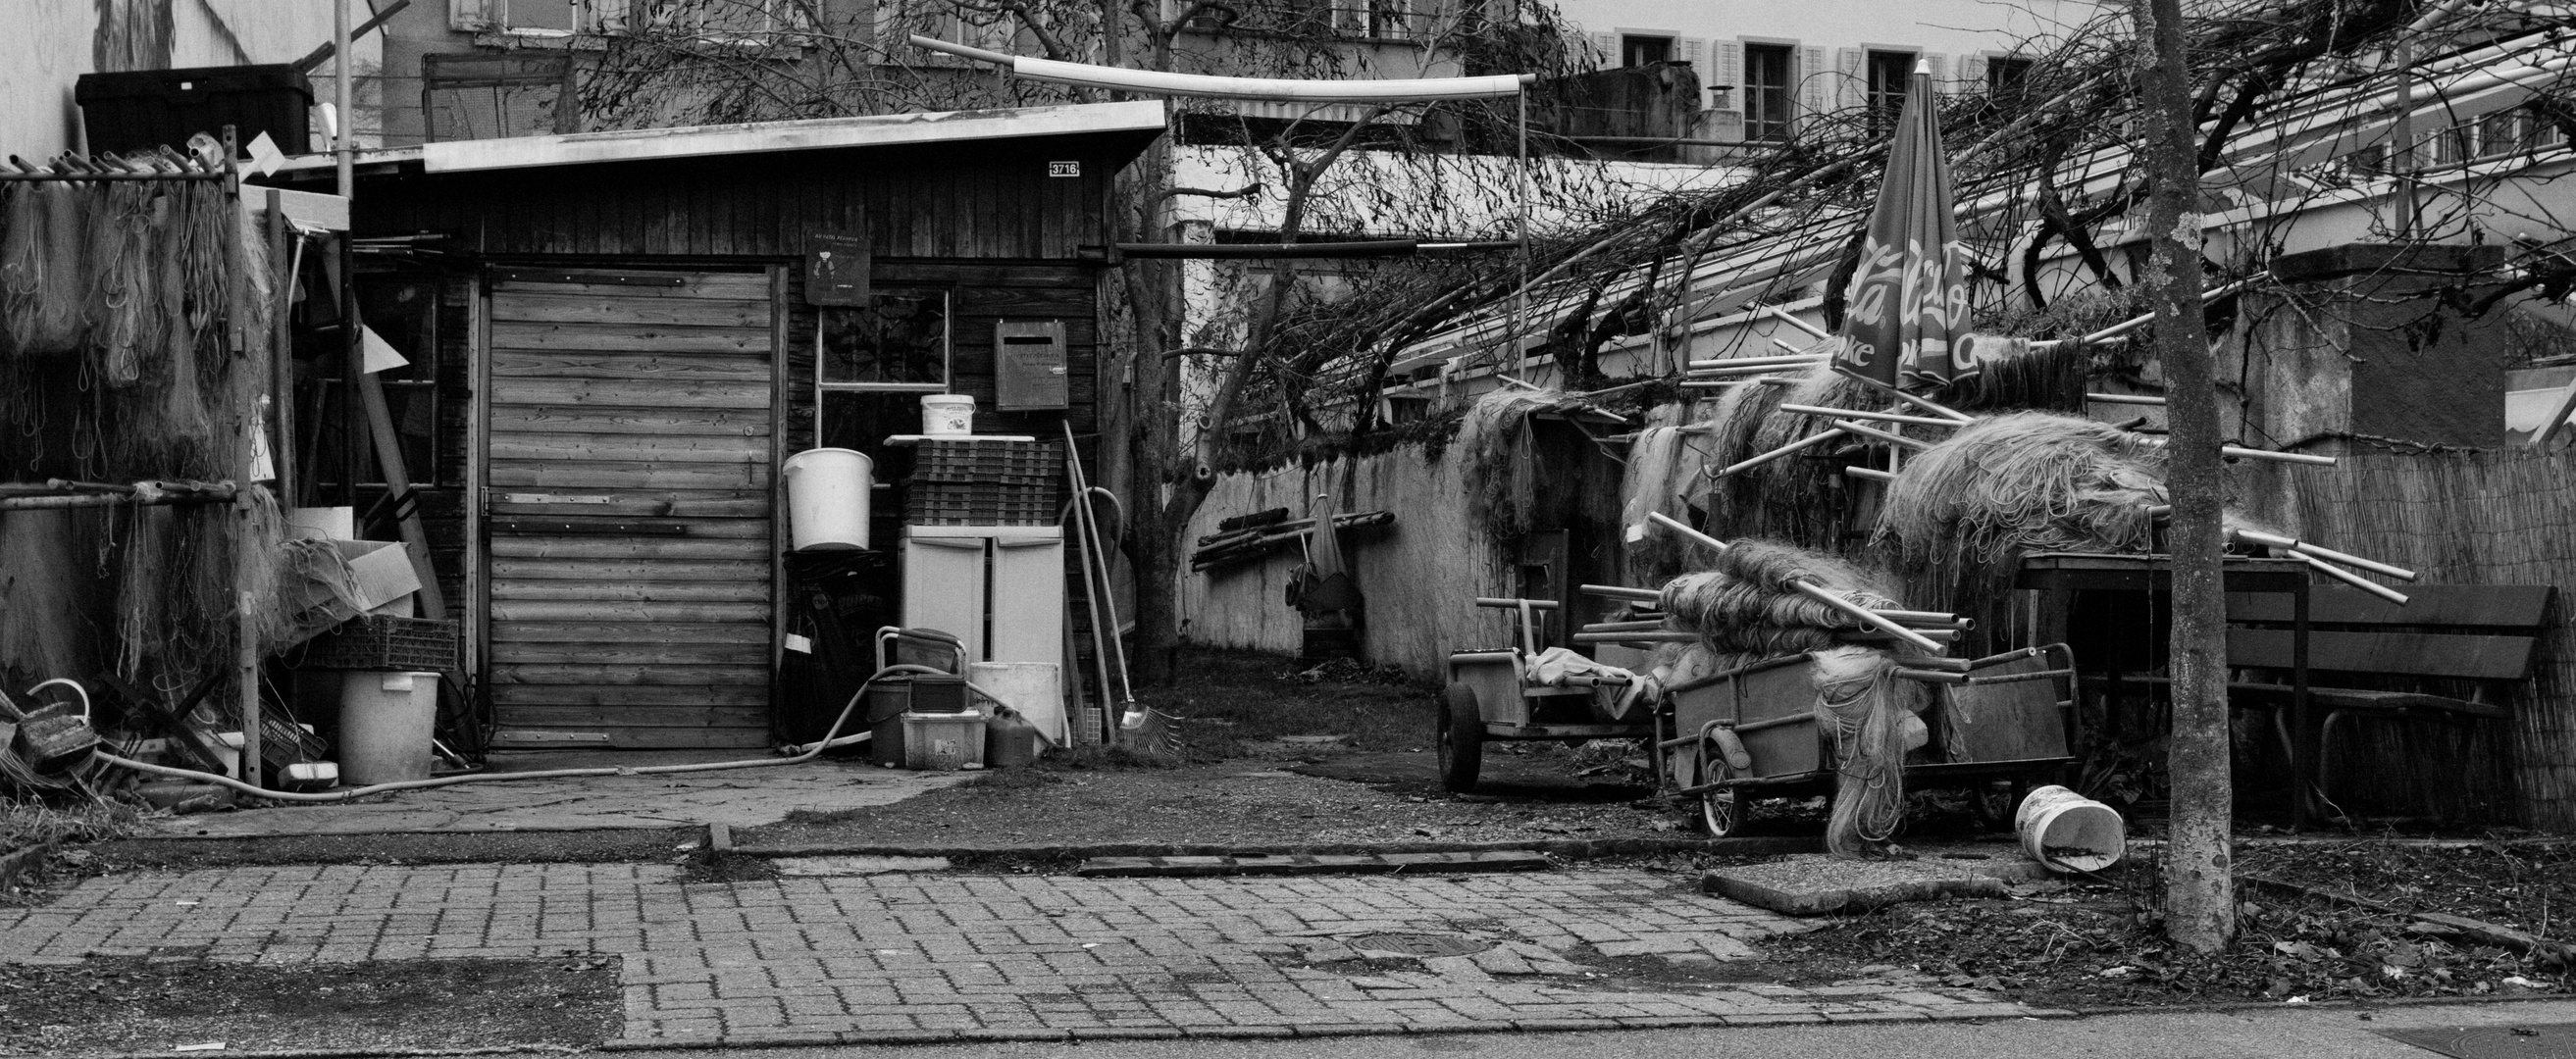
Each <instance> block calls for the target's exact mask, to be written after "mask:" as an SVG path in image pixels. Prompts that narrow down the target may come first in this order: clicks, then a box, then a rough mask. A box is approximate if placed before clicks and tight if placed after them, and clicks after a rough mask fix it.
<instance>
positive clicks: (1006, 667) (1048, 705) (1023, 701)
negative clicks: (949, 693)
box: [966, 662, 1072, 746]
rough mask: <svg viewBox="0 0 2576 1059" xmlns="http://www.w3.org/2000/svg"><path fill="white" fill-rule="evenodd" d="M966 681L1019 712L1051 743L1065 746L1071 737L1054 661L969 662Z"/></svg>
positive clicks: (1061, 685) (1062, 693)
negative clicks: (1066, 723)
mask: <svg viewBox="0 0 2576 1059" xmlns="http://www.w3.org/2000/svg"><path fill="white" fill-rule="evenodd" d="M966 682H967V683H969V684H973V685H975V686H976V687H979V688H982V689H984V690H985V691H987V692H990V693H991V694H992V696H993V698H994V699H995V700H996V701H998V702H1000V703H1001V704H1002V705H1004V706H1008V707H1010V708H1012V709H1014V710H1018V711H1020V716H1021V717H1022V718H1024V719H1026V720H1027V721H1028V722H1029V723H1030V724H1032V725H1035V726H1036V727H1037V730H1038V731H1039V732H1040V733H1042V734H1044V735H1045V736H1046V737H1047V741H1048V742H1050V743H1054V744H1055V745H1057V746H1063V745H1065V743H1066V742H1067V741H1068V737H1069V736H1070V735H1071V734H1072V733H1070V732H1068V731H1066V726H1065V717H1064V683H1063V681H1062V679H1061V678H1060V674H1059V673H1058V671H1057V669H1056V664H1055V663H1053V662H970V663H968V664H967V666H966Z"/></svg>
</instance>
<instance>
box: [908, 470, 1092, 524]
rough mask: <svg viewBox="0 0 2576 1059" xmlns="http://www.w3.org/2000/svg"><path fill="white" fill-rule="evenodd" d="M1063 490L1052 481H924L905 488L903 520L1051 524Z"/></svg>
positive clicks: (942, 522) (1062, 503)
mask: <svg viewBox="0 0 2576 1059" xmlns="http://www.w3.org/2000/svg"><path fill="white" fill-rule="evenodd" d="M1063 506H1064V493H1063V490H1062V489H1060V488H1059V487H1058V486H1057V484H1056V483H1055V482H1052V481H1048V482H1028V483H1020V484H1012V483H1004V482H925V481H921V480H918V479H915V480H914V481H913V482H911V483H910V484H909V485H907V486H905V489H904V504H903V520H904V521H905V522H906V523H909V524H911V525H915V526H1052V525H1055V523H1056V519H1057V517H1058V516H1059V515H1061V514H1062V511H1061V510H1060V509H1061V508H1062V507H1063Z"/></svg>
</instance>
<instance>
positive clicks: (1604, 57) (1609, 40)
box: [1587, 33, 1619, 70]
mask: <svg viewBox="0 0 2576 1059" xmlns="http://www.w3.org/2000/svg"><path fill="white" fill-rule="evenodd" d="M1587 35H1588V36H1590V37H1591V38H1592V55H1593V63H1594V65H1596V66H1599V67H1600V68H1602V69H1605V70H1607V69H1609V68H1611V67H1614V66H1617V65H1619V35H1618V34H1616V33H1593V34H1587Z"/></svg>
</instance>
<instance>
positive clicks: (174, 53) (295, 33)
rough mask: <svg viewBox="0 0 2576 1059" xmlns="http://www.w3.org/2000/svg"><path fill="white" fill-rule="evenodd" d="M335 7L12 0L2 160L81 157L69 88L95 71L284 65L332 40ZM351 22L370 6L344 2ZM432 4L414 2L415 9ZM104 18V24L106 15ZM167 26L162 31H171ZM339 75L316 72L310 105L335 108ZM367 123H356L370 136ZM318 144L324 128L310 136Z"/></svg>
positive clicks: (4, 67) (0, 44) (0, 128)
mask: <svg viewBox="0 0 2576 1059" xmlns="http://www.w3.org/2000/svg"><path fill="white" fill-rule="evenodd" d="M331 2H332V0H8V3H7V4H6V5H5V7H6V10H7V12H8V15H9V32H8V33H6V34H0V99H5V100H8V101H9V105H7V106H5V107H0V153H6V154H15V155H18V156H20V157H23V158H27V159H29V160H34V159H37V158H42V157H49V156H52V155H57V154H61V153H62V152H64V151H70V150H80V149H82V147H83V144H82V138H81V131H80V127H81V124H80V107H79V106H78V105H77V104H75V103H74V102H73V101H72V88H73V86H74V84H75V83H77V82H78V81H79V80H80V75H82V74H85V73H93V72H99V71H109V72H114V71H121V70H161V69H183V68H187V67H193V66H239V65H255V64H267V63H286V62H293V61H295V60H297V59H300V58H303V57H304V55H305V53H307V52H310V51H312V50H313V49H314V48H315V47H316V46H318V45H321V44H324V43H327V42H328V41H330V39H331ZM347 2H348V3H349V4H350V11H351V18H352V20H353V21H364V20H365V19H366V17H367V5H366V0H347ZM429 2H431V0H415V3H414V5H413V6H415V7H419V6H423V5H424V4H426V3H429ZM103 12H104V13H105V14H106V15H107V16H108V17H106V18H104V19H102V17H101V15H102V13H103ZM165 26H166V28H165ZM350 50H351V51H353V52H355V53H356V60H355V61H354V62H353V63H352V69H353V70H354V71H355V72H356V73H357V74H358V75H359V76H360V77H361V78H364V77H365V76H366V75H368V74H369V73H371V72H372V71H373V70H374V69H375V67H376V64H377V55H378V54H379V51H380V50H381V45H380V44H379V43H378V42H376V41H374V40H367V41H361V42H360V43H359V45H358V46H357V47H354V48H352V49H350ZM332 70H333V67H332V66H331V65H330V64H327V63H326V64H324V65H323V67H322V68H321V69H319V70H316V71H314V73H313V77H314V85H313V89H314V96H315V98H316V99H320V100H327V99H329V98H330V91H331V89H330V80H329V77H330V76H331V73H332ZM367 123H368V119H367V117H366V116H365V115H364V114H361V116H360V125H361V127H362V128H363V127H365V125H366V124H367ZM314 139H315V142H316V143H319V142H320V140H321V126H320V125H319V124H318V123H317V124H316V125H315V126H314Z"/></svg>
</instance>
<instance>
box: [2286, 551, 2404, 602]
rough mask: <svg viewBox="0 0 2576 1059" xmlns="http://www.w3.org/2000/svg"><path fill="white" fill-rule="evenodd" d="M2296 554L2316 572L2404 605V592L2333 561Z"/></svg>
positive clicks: (2302, 553)
mask: <svg viewBox="0 0 2576 1059" xmlns="http://www.w3.org/2000/svg"><path fill="white" fill-rule="evenodd" d="M2298 556H2299V558H2301V559H2303V560H2306V561H2307V564H2308V565H2309V566H2311V567H2314V568H2316V570H2317V572H2318V573H2321V574H2324V575H2326V576H2327V577H2331V578H2334V579H2335V580H2337V581H2341V582H2343V583H2344V584H2347V585H2351V586H2352V587H2354V588H2358V589H2360V590H2362V591H2364V592H2368V593H2370V594H2371V595H2374V596H2378V597H2379V598H2381V599H2384V600H2387V601H2389V602H2391V603H2394V604H2397V605H2398V606H2401V607H2403V606H2405V605H2406V598H2407V597H2406V593H2403V592H2400V591H2398V590H2396V589H2393V588H2390V587H2388V586H2387V585H2383V584H2380V583H2379V582H2377V581H2373V580H2371V579H2369V578H2366V577H2363V576H2361V575H2360V574H2356V573H2353V572H2352V571H2350V570H2346V569H2344V568H2343V567H2340V566H2336V565H2334V564H2333V563H2329V562H2327V561H2325V560H2323V559H2319V558H2317V557H2316V556H2313V555H2310V554H2308V553H2306V552H2300V553H2298Z"/></svg>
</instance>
